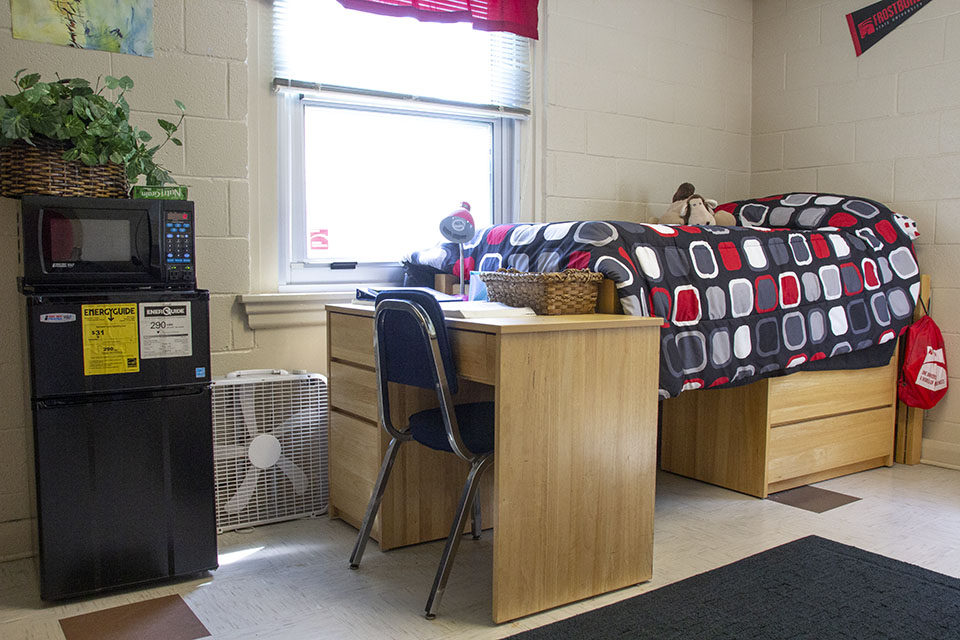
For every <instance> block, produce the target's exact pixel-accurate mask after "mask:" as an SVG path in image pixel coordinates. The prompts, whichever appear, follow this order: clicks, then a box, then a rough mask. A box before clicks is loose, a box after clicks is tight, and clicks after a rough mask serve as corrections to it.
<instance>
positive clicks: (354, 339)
mask: <svg viewBox="0 0 960 640" xmlns="http://www.w3.org/2000/svg"><path fill="white" fill-rule="evenodd" d="M327 330H328V331H329V332H330V357H331V358H332V359H334V360H342V361H344V362H353V363H355V364H359V365H363V366H366V367H373V366H375V363H374V359H373V318H365V317H362V316H352V315H348V314H345V313H330V314H329V316H328V323H327Z"/></svg>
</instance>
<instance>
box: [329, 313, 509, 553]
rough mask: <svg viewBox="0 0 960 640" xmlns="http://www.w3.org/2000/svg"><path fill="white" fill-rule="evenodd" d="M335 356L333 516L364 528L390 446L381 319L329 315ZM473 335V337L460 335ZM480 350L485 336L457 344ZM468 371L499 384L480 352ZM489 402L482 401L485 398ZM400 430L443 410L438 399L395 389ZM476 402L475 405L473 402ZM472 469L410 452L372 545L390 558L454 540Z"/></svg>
mask: <svg viewBox="0 0 960 640" xmlns="http://www.w3.org/2000/svg"><path fill="white" fill-rule="evenodd" d="M327 318H328V322H327V328H328V332H327V339H328V344H327V353H328V354H330V355H329V362H328V369H327V370H328V371H329V373H330V376H329V377H330V380H329V383H330V452H329V455H330V515H331V517H334V518H340V519H342V520H344V521H346V522H349V523H350V524H352V525H353V526H357V527H358V526H359V525H360V522H361V521H362V520H363V515H364V513H365V512H366V508H367V502H368V501H369V500H370V494H371V492H372V491H373V485H374V483H375V482H376V480H377V474H378V473H379V471H380V463H381V461H382V460H383V454H384V453H385V451H386V448H387V445H388V444H389V442H390V439H389V436H388V435H387V434H386V432H385V431H384V430H383V429H382V428H381V427H380V426H379V413H378V412H379V409H378V404H377V378H376V370H375V368H374V367H375V360H374V355H373V318H371V317H369V316H368V315H362V314H350V313H342V312H338V311H328V312H327ZM458 333H468V332H458ZM453 339H454V340H458V341H460V343H464V342H465V343H466V344H468V345H474V344H475V343H477V341H478V340H480V341H482V339H483V336H482V335H481V334H475V335H471V336H458V337H456V338H453ZM465 353H469V354H473V355H470V356H467V361H465V362H463V363H461V362H460V361H459V359H458V366H461V365H462V366H463V367H464V368H465V369H466V372H467V373H470V376H469V378H470V379H472V380H480V381H485V380H486V379H487V378H489V377H490V376H492V373H491V371H492V365H488V364H487V363H486V362H485V360H484V359H483V356H482V353H483V352H482V350H481V349H480V348H474V349H466V350H465ZM479 386H480V385H471V384H469V383H468V384H466V385H465V387H466V388H465V389H464V390H463V391H462V392H461V395H463V393H466V394H468V395H474V394H476V387H479ZM480 395H481V396H482V393H481V394H480ZM390 397H391V404H392V408H393V419H394V423H395V424H397V425H398V426H403V425H405V424H406V420H407V417H408V416H409V415H410V414H412V413H415V412H416V411H420V410H422V409H425V408H429V407H431V406H436V400H435V395H434V394H432V393H430V392H426V391H421V390H418V389H400V388H396V389H393V388H392V389H391V396H390ZM471 399H473V398H471ZM468 470H469V465H467V464H466V463H465V462H463V461H462V460H460V459H459V458H457V457H455V456H453V455H450V454H447V453H441V452H438V451H433V450H431V449H427V448H426V447H423V446H420V445H418V444H408V445H404V446H403V447H402V448H401V449H400V455H399V456H398V458H397V461H396V463H395V466H394V470H393V474H392V476H391V479H390V483H389V484H388V486H387V490H386V493H385V494H384V499H383V503H382V505H381V507H380V515H379V516H378V518H377V520H376V522H375V523H374V527H373V532H372V533H371V535H372V537H373V538H374V539H375V540H377V541H378V542H379V543H380V548H381V549H382V550H386V549H391V548H394V547H399V546H404V545H408V544H415V543H418V542H424V541H427V540H437V539H441V538H445V537H446V536H447V534H448V533H449V529H450V521H451V519H452V517H453V513H454V510H455V508H456V504H457V501H458V500H459V498H460V488H461V487H462V484H463V481H464V479H465V478H466V475H467V472H468ZM490 478H492V474H487V477H486V478H484V480H486V482H485V483H484V485H482V489H481V490H482V491H483V493H482V498H483V503H484V522H485V524H484V526H489V521H488V515H489V514H491V513H492V498H493V496H492V493H493V492H492V490H491V483H490Z"/></svg>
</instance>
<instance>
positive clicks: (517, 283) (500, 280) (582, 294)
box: [477, 269, 603, 316]
mask: <svg viewBox="0 0 960 640" xmlns="http://www.w3.org/2000/svg"><path fill="white" fill-rule="evenodd" d="M477 276H479V278H480V279H481V280H483V282H484V284H486V285H487V296H488V297H489V299H490V300H491V301H493V302H502V303H504V304H507V305H510V306H511V307H530V308H532V309H533V310H534V311H535V312H536V313H537V315H542V316H556V315H563V314H571V313H593V312H594V310H595V309H596V306H597V293H598V292H599V289H600V281H601V280H603V275H602V274H599V273H594V272H592V271H588V270H587V269H567V270H566V271H562V272H557V273H524V272H521V271H517V270H516V269H500V270H498V271H491V272H486V273H484V272H481V273H478V274H477Z"/></svg>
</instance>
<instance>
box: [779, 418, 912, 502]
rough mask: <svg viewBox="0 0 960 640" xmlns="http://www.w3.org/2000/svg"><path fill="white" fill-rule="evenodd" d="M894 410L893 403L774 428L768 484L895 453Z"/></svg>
mask: <svg viewBox="0 0 960 640" xmlns="http://www.w3.org/2000/svg"><path fill="white" fill-rule="evenodd" d="M893 413H894V408H893V407H892V406H891V407H885V408H882V409H871V410H869V411H861V412H858V413H849V414H844V415H840V416H833V417H831V418H823V419H820V420H810V421H809V422H799V423H796V424H789V425H786V426H783V427H775V428H773V429H770V443H769V445H768V450H767V456H768V457H767V460H768V462H767V483H769V484H772V483H774V482H779V481H781V480H784V479H787V478H794V477H797V476H801V475H809V474H814V473H817V472H820V471H825V470H827V469H835V468H838V467H843V466H845V465H850V464H854V463H856V462H861V461H864V460H872V459H874V458H880V457H884V456H889V455H891V454H892V453H893V417H894V416H893Z"/></svg>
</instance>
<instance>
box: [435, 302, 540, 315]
mask: <svg viewBox="0 0 960 640" xmlns="http://www.w3.org/2000/svg"><path fill="white" fill-rule="evenodd" d="M440 308H441V309H443V315H444V316H446V317H447V318H505V317H510V316H535V315H537V314H536V313H535V312H534V310H533V309H531V308H530V307H511V306H509V305H505V304H503V303H502V302H487V301H486V300H468V301H463V302H441V303H440Z"/></svg>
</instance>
